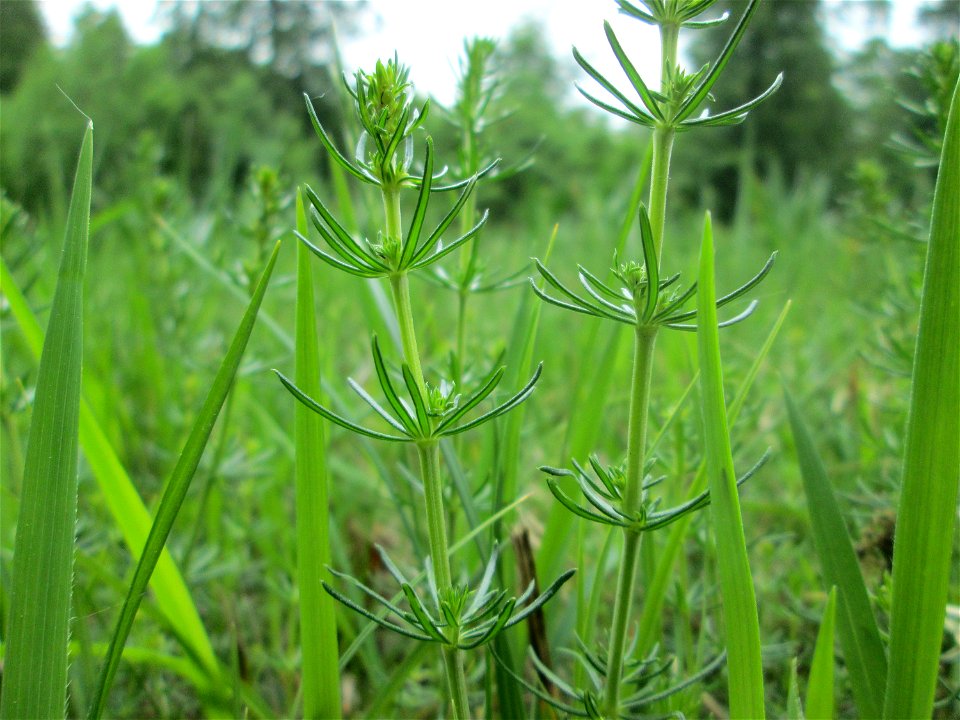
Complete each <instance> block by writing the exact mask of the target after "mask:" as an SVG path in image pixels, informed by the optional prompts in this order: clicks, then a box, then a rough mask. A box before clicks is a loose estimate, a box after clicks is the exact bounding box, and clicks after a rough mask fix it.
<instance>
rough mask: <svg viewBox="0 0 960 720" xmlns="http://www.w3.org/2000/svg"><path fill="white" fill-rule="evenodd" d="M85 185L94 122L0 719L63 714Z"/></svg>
mask: <svg viewBox="0 0 960 720" xmlns="http://www.w3.org/2000/svg"><path fill="white" fill-rule="evenodd" d="M92 178H93V123H92V122H91V123H89V124H88V125H87V129H86V132H85V133H84V135H83V143H82V144H81V146H80V159H79V161H78V163H77V172H76V177H75V179H74V183H73V193H72V194H71V197H70V211H69V214H68V216H67V225H66V227H67V230H66V237H65V238H64V244H63V254H62V258H61V260H60V272H59V275H58V278H57V288H56V292H55V294H54V298H53V305H52V306H51V308H50V321H49V324H48V326H47V333H46V340H45V341H44V344H43V353H42V354H41V356H40V369H39V371H38V373H37V387H36V394H35V396H34V405H33V420H32V422H31V426H30V441H29V443H28V444H27V453H26V457H25V460H24V468H23V493H22V496H21V504H20V514H19V517H18V519H17V539H16V545H15V546H14V558H15V562H14V567H13V580H12V587H11V589H10V635H9V637H8V638H7V642H6V649H5V654H4V673H3V696H2V700H0V716H2V717H4V718H58V717H63V714H64V708H65V705H66V689H67V641H68V639H69V636H70V616H71V613H70V609H71V603H70V600H71V597H72V592H73V558H74V544H73V541H74V532H75V528H76V524H77V457H78V443H79V440H78V434H79V415H80V378H81V365H82V353H83V291H84V287H83V280H84V272H85V270H86V264H87V239H88V236H89V226H90V193H91V188H92V183H93V180H92Z"/></svg>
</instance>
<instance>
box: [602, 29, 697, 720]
mask: <svg viewBox="0 0 960 720" xmlns="http://www.w3.org/2000/svg"><path fill="white" fill-rule="evenodd" d="M678 33H679V27H677V26H673V25H669V26H661V28H660V39H661V45H660V59H661V68H662V71H663V72H662V78H661V83H660V85H661V89H662V90H663V91H664V93H666V92H667V91H668V90H669V84H670V76H671V74H672V73H673V70H674V68H675V67H676V64H677V35H678ZM674 135H675V130H674V128H673V127H667V126H661V127H657V128H656V129H655V130H654V133H653V160H652V167H651V175H650V226H651V230H652V232H653V238H654V247H655V249H656V253H657V263H658V264H659V262H660V254H661V249H662V247H663V233H664V228H665V225H666V216H667V186H668V184H669V181H670V156H671V154H672V152H673V139H674ZM656 339H657V329H656V327H655V326H654V327H642V326H638V327H637V331H636V337H635V339H634V355H633V374H632V377H631V381H630V383H631V385H630V386H631V391H630V419H629V425H628V431H627V433H628V434H627V475H626V478H625V487H624V493H623V511H624V512H625V513H627V514H633V513H635V512H636V511H637V510H638V509H639V507H638V506H639V503H640V500H641V494H642V486H643V462H644V456H645V451H646V442H647V416H648V411H649V406H650V385H651V379H652V377H653V349H654V345H655V343H656ZM639 555H640V533H639V532H638V531H637V530H634V529H631V528H624V530H623V554H622V555H621V558H620V570H619V574H618V576H617V592H616V600H615V601H614V609H613V622H612V625H611V628H610V645H609V647H608V649H607V685H606V687H605V688H604V699H603V706H604V711H605V713H606V715H607V717H610V718H618V717H620V679H621V675H622V672H623V661H624V657H623V656H624V650H625V648H626V641H627V625H628V623H629V619H630V611H631V609H632V606H633V595H634V587H635V585H636V577H637V561H638V558H639Z"/></svg>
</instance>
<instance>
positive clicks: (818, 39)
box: [677, 0, 883, 215]
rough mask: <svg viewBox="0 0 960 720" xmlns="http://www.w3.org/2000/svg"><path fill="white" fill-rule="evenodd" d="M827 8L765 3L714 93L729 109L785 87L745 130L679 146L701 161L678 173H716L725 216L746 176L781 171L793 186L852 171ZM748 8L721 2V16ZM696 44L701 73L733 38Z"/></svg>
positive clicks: (693, 51)
mask: <svg viewBox="0 0 960 720" xmlns="http://www.w3.org/2000/svg"><path fill="white" fill-rule="evenodd" d="M820 5H821V3H820V0H804V2H791V1H789V0H770V1H768V2H764V3H761V4H760V7H759V9H758V10H757V12H756V14H755V15H754V17H753V20H752V21H751V23H750V26H749V27H748V28H747V32H746V34H745V35H744V36H743V39H742V41H741V42H740V45H739V47H738V48H737V51H736V53H734V55H733V58H732V59H731V61H730V63H729V66H728V72H725V73H724V76H723V79H722V80H721V82H720V83H718V84H717V86H716V87H715V89H714V90H713V92H712V94H713V95H714V96H715V97H716V106H717V107H718V108H724V107H732V106H735V105H737V104H738V103H740V102H743V101H744V100H745V99H748V98H751V97H755V96H756V95H757V94H759V93H760V92H762V91H763V90H764V89H766V88H767V87H768V86H769V85H770V83H771V81H772V80H773V78H774V77H776V74H777V73H778V72H781V71H783V72H784V75H785V78H784V82H783V86H782V87H781V88H780V89H779V90H778V91H777V92H776V93H775V94H774V95H773V97H771V98H770V99H769V100H768V101H767V102H765V103H763V104H762V105H761V106H760V107H759V108H757V109H756V110H754V111H752V112H751V113H750V116H749V118H748V119H747V121H746V122H745V123H744V124H743V125H739V126H735V127H730V128H723V129H719V130H718V131H714V132H710V133H698V134H696V135H691V139H682V140H681V142H680V143H678V146H677V147H678V152H679V153H685V152H686V153H691V154H695V155H696V161H695V162H693V163H689V164H688V163H687V162H678V163H677V165H678V166H680V167H683V166H687V167H698V168H700V170H701V171H702V169H703V167H704V165H705V164H706V165H708V166H712V168H713V185H714V189H715V191H716V196H715V198H714V202H715V203H716V209H717V211H718V212H720V213H721V214H722V215H729V214H730V213H731V212H732V210H733V207H734V205H735V202H736V198H737V193H738V187H739V185H740V180H741V179H742V176H743V174H744V173H745V172H746V173H758V174H759V175H760V176H763V175H765V174H766V173H769V172H771V171H777V170H779V171H782V172H784V173H785V174H786V177H787V179H788V180H790V181H792V180H793V179H794V178H795V177H796V175H797V173H798V171H799V170H801V169H805V170H809V171H813V172H817V173H823V174H826V175H828V176H829V177H831V178H833V179H836V178H838V177H841V176H842V174H843V173H844V172H845V170H846V168H847V167H848V163H849V159H850V155H849V152H848V140H849V131H850V120H851V118H850V110H849V107H848V105H847V103H846V101H845V98H844V97H843V95H842V94H841V93H840V92H839V91H838V90H837V88H836V87H835V86H834V84H833V73H834V58H833V57H832V56H831V54H830V52H829V51H828V49H827V38H826V35H825V32H824V28H823V26H822V25H821V22H820ZM745 6H746V1H745V0H721V2H720V4H719V5H718V9H729V10H730V12H731V15H732V16H733V18H736V17H739V16H740V15H741V14H742V13H743V11H744V9H745ZM878 9H881V10H882V9H883V5H882V4H881V5H879V6H878ZM734 21H735V20H733V19H731V20H730V21H728V22H734ZM693 37H694V44H693V45H691V46H690V47H689V49H688V55H689V56H690V57H691V58H692V59H693V63H692V65H693V67H700V66H701V65H703V64H704V63H706V62H708V61H712V60H713V59H714V58H716V57H717V55H718V54H719V53H720V49H721V47H722V45H723V43H724V42H725V41H726V31H725V30H724V29H723V28H720V29H718V30H713V31H704V32H701V33H698V34H696V35H695V36H693ZM707 147H709V152H706V148H707ZM743 153H747V155H746V156H744V155H743ZM689 159H690V160H693V158H689Z"/></svg>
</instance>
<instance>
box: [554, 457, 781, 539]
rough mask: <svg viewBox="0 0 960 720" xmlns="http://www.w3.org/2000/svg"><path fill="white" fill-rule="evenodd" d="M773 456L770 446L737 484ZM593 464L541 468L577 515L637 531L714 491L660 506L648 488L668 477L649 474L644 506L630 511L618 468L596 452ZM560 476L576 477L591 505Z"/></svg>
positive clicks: (696, 506)
mask: <svg viewBox="0 0 960 720" xmlns="http://www.w3.org/2000/svg"><path fill="white" fill-rule="evenodd" d="M769 457H770V451H769V450H768V451H767V452H765V453H764V454H763V456H762V457H761V458H760V460H758V461H757V463H756V464H755V465H754V466H753V467H752V468H750V470H748V471H747V472H746V473H744V475H743V476H742V477H740V478H739V479H738V480H737V485H738V486H739V485H742V484H743V483H745V482H746V481H747V480H749V479H750V478H751V477H753V475H754V474H756V472H757V471H758V470H759V469H760V468H761V467H762V466H763V464H764V463H765V462H766V461H767V459H768V458H769ZM589 464H590V468H591V470H592V471H593V472H592V474H591V473H590V472H588V471H587V470H585V469H584V468H583V467H582V466H581V465H580V464H579V463H578V462H577V461H576V460H573V467H574V469H575V471H574V470H567V469H565V468H554V467H548V466H543V467H541V468H540V470H541V472H543V473H544V474H545V475H546V476H547V487H549V488H550V492H551V493H553V496H554V497H555V498H556V499H557V500H558V501H559V502H560V504H561V505H563V506H564V507H565V508H567V510H569V511H570V512H572V513H574V514H575V515H578V516H579V517H582V518H584V519H586V520H590V521H592V522H596V523H601V524H603V525H614V526H617V527H622V528H626V529H628V530H633V531H636V532H647V531H649V530H657V529H659V528H662V527H666V526H667V525H669V524H671V523H673V522H676V521H677V520H679V519H680V518H682V517H683V516H684V515H688V514H690V513H692V512H695V511H697V510H700V509H701V508H705V507H706V506H707V505H709V504H710V493H709V491H705V492H702V493H700V494H699V495H696V496H694V497H692V498H690V499H689V500H687V501H686V502H684V503H682V504H680V505H677V506H676V507H672V508H670V509H668V510H659V509H658V507H659V504H660V500H659V498H657V499H648V498H647V491H648V490H650V488H652V487H653V486H654V485H656V484H658V483H659V482H661V481H662V480H663V479H664V478H662V477H661V478H653V477H652V476H651V475H649V474H648V475H646V476H645V478H644V482H643V486H642V488H643V495H642V499H641V502H640V508H639V509H638V510H637V511H636V512H632V513H631V512H626V511H624V510H623V509H622V502H623V485H622V483H621V482H618V481H617V471H616V468H605V467H603V465H602V464H601V463H600V461H599V460H598V459H597V456H596V455H591V456H590V462H589ZM560 478H572V479H573V481H574V482H575V483H576V484H577V487H578V488H579V489H580V492H581V493H582V495H583V497H584V498H585V499H586V500H587V502H588V503H589V505H590V507H586V506H584V505H580V504H578V503H577V501H576V500H574V499H573V498H571V497H570V496H569V495H568V494H567V492H566V491H565V490H564V489H563V488H562V487H561V486H560V483H559V479H560Z"/></svg>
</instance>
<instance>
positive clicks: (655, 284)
mask: <svg viewBox="0 0 960 720" xmlns="http://www.w3.org/2000/svg"><path fill="white" fill-rule="evenodd" d="M617 4H618V6H619V9H620V11H621V12H623V13H624V14H626V15H628V16H630V17H633V18H636V19H637V20H639V21H641V22H644V23H647V24H649V25H653V26H655V27H657V28H658V29H659V32H660V40H661V82H660V88H659V90H652V89H651V88H650V87H649V86H648V85H647V83H646V82H645V81H644V79H643V78H642V77H641V75H640V74H639V72H638V71H637V69H636V67H635V66H634V64H633V63H632V61H631V60H630V58H629V57H628V55H627V54H626V52H625V51H624V49H623V47H622V45H621V44H620V41H619V39H618V38H617V36H616V34H615V32H614V30H613V28H612V26H611V25H610V24H609V23H605V24H604V31H605V33H606V38H607V42H608V43H609V45H610V48H611V50H612V51H613V54H614V55H615V57H616V59H617V62H618V64H619V66H620V68H621V69H622V70H623V73H624V75H625V76H626V78H627V80H628V82H629V84H630V86H631V90H632V92H633V93H635V94H636V96H637V98H636V99H631V98H630V97H629V96H628V95H627V94H626V93H625V92H623V91H621V90H620V89H619V88H618V87H617V85H616V84H615V83H613V82H612V81H610V80H609V79H608V78H606V77H605V76H604V75H603V74H601V73H600V72H599V71H598V70H596V69H595V68H594V66H593V65H592V64H591V63H590V62H589V61H588V60H587V58H585V57H584V56H583V55H582V54H581V53H580V52H579V51H577V50H576V49H575V50H574V58H575V59H576V61H577V63H578V64H579V65H580V67H581V68H583V70H584V71H585V72H586V73H587V74H588V75H589V76H590V77H591V78H592V79H593V80H594V81H596V83H598V84H599V85H600V87H601V88H603V89H604V90H605V91H606V92H607V93H608V94H609V95H610V96H612V101H608V100H604V99H600V98H598V97H597V96H596V95H594V94H593V93H591V92H589V91H587V90H585V89H583V88H579V89H580V92H581V93H582V94H583V95H584V96H585V97H586V98H587V99H588V100H590V101H591V102H592V103H594V104H595V105H597V106H599V107H601V108H603V109H604V110H606V111H608V112H610V113H612V114H614V115H616V116H617V117H620V118H623V119H625V120H628V121H630V122H632V123H635V124H637V125H640V126H642V127H646V128H650V129H652V131H653V140H652V142H653V160H652V168H651V175H650V195H649V211H648V209H647V207H645V206H643V205H641V207H640V210H639V214H638V219H639V228H640V240H641V247H642V260H641V261H639V262H638V261H630V262H625V263H622V262H620V261H619V258H618V257H617V255H616V254H614V260H613V267H612V268H611V270H610V272H609V275H608V279H607V280H602V279H601V278H600V277H598V276H597V275H595V274H593V273H591V272H590V271H588V270H587V269H586V268H584V267H578V280H579V283H580V285H581V287H582V289H579V290H577V289H572V288H571V287H569V286H567V285H566V284H564V283H563V282H562V281H561V280H560V279H559V278H558V276H557V275H556V274H554V272H552V271H551V270H549V269H548V268H547V267H546V266H545V265H544V264H543V263H541V262H540V261H537V262H536V268H537V271H538V273H539V274H540V276H541V277H542V278H543V280H544V281H545V288H544V289H541V288H540V287H539V286H538V285H537V284H536V283H532V286H533V290H534V292H536V293H537V295H539V296H540V297H541V298H542V299H543V300H545V301H547V302H549V303H551V304H553V305H557V306H559V307H561V308H564V309H566V310H571V311H574V312H578V313H583V314H587V315H592V316H594V317H598V318H603V319H607V320H614V321H617V322H620V323H623V324H626V325H629V326H631V327H632V328H633V335H634V343H633V348H634V349H633V370H632V373H631V377H630V381H629V385H628V386H627V387H628V391H627V392H628V395H629V398H630V405H629V420H628V427H627V448H626V461H625V463H624V465H623V466H621V467H619V468H604V467H603V466H602V464H601V463H600V461H599V460H598V459H597V457H596V456H591V457H590V462H589V465H590V469H589V470H587V469H585V468H584V467H582V466H581V465H580V464H578V463H577V461H576V460H574V468H575V472H571V471H568V470H558V469H556V468H551V467H544V468H542V470H543V471H544V472H545V473H546V474H547V476H548V478H547V483H548V486H549V488H550V490H551V492H552V493H553V494H554V496H555V497H556V498H557V500H558V501H560V502H561V503H562V504H563V505H564V506H565V507H567V508H568V509H570V510H571V511H573V512H574V513H576V514H577V515H579V516H580V517H581V518H584V519H586V520H589V521H592V522H595V523H599V524H603V525H612V526H614V527H617V528H619V529H620V532H621V534H622V538H623V539H622V548H621V554H620V563H619V571H618V576H617V586H616V593H615V600H614V608H613V618H612V622H611V626H610V631H609V634H608V638H607V642H608V644H607V648H606V653H605V658H604V657H603V656H602V655H600V656H597V655H591V654H590V653H589V651H588V650H587V649H586V648H581V653H582V654H583V658H584V663H585V664H588V665H591V666H592V667H593V669H594V670H595V672H594V673H593V676H594V680H595V683H594V685H595V686H594V687H593V688H573V687H570V686H569V685H566V684H564V685H561V686H560V687H561V688H565V690H566V694H567V695H569V696H570V699H571V700H574V701H575V702H577V703H578V706H571V705H568V704H562V703H559V702H557V701H556V699H555V698H553V697H551V696H550V695H549V694H547V693H541V694H540V696H541V698H542V699H543V700H544V701H545V702H548V703H550V704H553V705H555V706H557V707H559V708H560V709H562V710H564V711H566V712H568V713H571V714H574V715H579V716H584V717H604V718H620V717H630V716H633V715H635V714H636V713H638V712H640V711H641V710H642V708H643V707H644V706H645V705H649V704H651V703H652V702H654V701H655V700H659V699H662V698H663V697H665V696H666V695H668V694H669V693H670V692H673V691H678V690H680V689H682V687H684V686H685V685H684V684H681V685H680V686H677V687H676V688H674V689H673V690H672V691H671V690H667V691H663V692H654V691H651V690H648V689H646V688H645V687H644V684H645V682H646V681H647V680H648V679H649V670H648V668H649V666H650V665H651V664H653V663H655V660H654V657H655V656H654V657H648V658H646V659H644V660H642V661H641V662H639V663H638V662H637V658H636V657H632V655H633V653H632V651H631V650H629V649H628V647H629V644H628V634H629V632H628V631H629V625H630V618H631V614H632V609H633V604H634V595H635V588H636V582H637V570H638V563H639V559H640V544H641V540H642V538H643V535H644V533H646V532H650V531H653V530H656V529H659V528H662V527H665V526H667V525H669V524H671V523H673V522H676V521H677V520H679V519H681V518H683V517H684V516H685V515H688V514H689V513H691V512H693V511H695V510H697V509H699V508H701V507H703V506H705V505H706V504H708V502H709V501H710V500H711V498H712V499H713V502H714V510H713V513H712V515H713V522H714V533H715V536H716V540H717V548H718V558H719V566H720V567H719V579H720V586H721V595H722V598H723V607H724V614H725V624H726V627H727V634H726V638H727V642H726V648H727V655H728V659H727V668H728V676H729V683H728V684H729V689H730V703H731V706H730V709H731V716H732V717H740V718H758V717H762V716H763V714H764V706H763V678H762V670H761V665H760V638H759V622H758V618H757V608H756V599H755V597H754V590H753V584H752V579H751V576H750V570H749V564H748V562H747V555H746V547H745V543H744V532H743V526H742V521H741V519H740V509H739V502H738V499H737V486H738V483H737V482H736V480H735V476H734V474H733V460H732V456H731V453H730V442H729V438H728V432H727V418H726V410H725V405H724V401H723V389H722V380H721V370H720V362H719V344H718V340H717V337H716V331H717V329H718V328H722V327H727V326H729V325H732V324H735V323H738V322H740V321H742V320H744V319H746V318H747V317H748V316H749V315H750V314H751V313H752V312H753V310H754V308H755V306H756V301H753V302H751V303H750V304H749V305H748V306H747V307H746V308H745V309H744V310H742V311H741V312H739V313H737V314H736V315H734V316H733V317H731V318H729V319H726V320H724V321H722V322H718V321H717V309H719V308H722V307H724V306H726V305H727V304H729V303H733V302H734V301H737V300H739V299H741V298H742V297H744V296H745V295H746V294H747V293H748V292H749V291H750V290H752V289H753V288H754V287H756V285H757V284H758V283H759V282H761V281H762V280H763V278H764V277H765V276H766V275H767V273H768V272H769V271H770V269H771V267H772V264H773V260H774V257H773V256H771V258H770V260H769V261H768V262H767V263H766V265H765V266H764V267H763V268H762V269H761V270H760V271H759V272H758V273H757V274H756V275H755V276H754V277H753V278H752V279H750V280H748V281H747V282H745V283H744V284H743V285H741V286H740V287H738V288H736V289H735V290H733V291H731V292H729V293H727V294H725V295H724V296H722V297H720V298H715V295H714V291H713V287H714V278H713V237H712V230H711V226H710V220H709V214H708V216H707V222H706V226H705V228H704V235H703V245H702V248H701V264H700V276H699V279H698V281H697V282H694V283H691V284H690V285H689V286H688V287H687V288H685V289H684V288H683V287H682V286H681V284H680V276H679V274H674V275H669V276H668V275H667V274H666V273H664V272H663V271H662V269H661V265H662V262H661V259H662V256H663V254H664V248H665V245H666V243H665V227H666V209H667V197H668V182H669V176H670V158H671V154H672V149H673V144H674V141H675V139H676V137H677V135H678V134H680V133H683V132H685V131H688V130H691V129H694V128H699V127H711V126H722V125H731V124H735V123H739V122H742V121H743V120H744V119H745V118H746V116H747V114H748V112H749V111H750V110H751V109H752V108H754V107H756V106H757V105H758V104H759V103H761V102H763V100H765V99H766V98H767V97H769V96H770V95H771V94H772V93H773V92H775V91H776V89H777V87H779V85H780V83H781V81H782V75H778V76H777V77H776V79H775V80H774V81H773V82H772V84H771V85H770V87H769V88H768V89H767V90H766V91H764V92H763V93H762V94H761V95H759V96H758V97H756V98H754V99H752V100H749V101H748V102H745V103H744V104H742V105H740V106H738V107H736V108H733V109H730V110H724V111H721V112H717V113H712V112H710V111H709V110H708V109H707V108H706V107H705V104H706V102H707V101H708V100H709V99H710V90H711V88H712V87H713V86H714V84H715V83H716V82H717V80H718V79H719V77H720V75H721V73H722V72H723V69H724V67H725V66H726V64H727V61H728V60H729V58H730V57H731V55H732V53H733V52H734V50H735V49H736V47H737V44H738V43H739V41H740V38H741V37H742V36H743V34H744V32H745V31H746V28H747V24H748V23H749V20H750V18H751V16H752V15H753V13H754V12H755V11H756V8H757V0H753V1H752V2H751V3H750V4H749V5H748V6H747V9H746V11H745V12H744V14H743V16H742V17H741V18H740V19H739V22H737V24H736V26H735V27H734V29H733V32H732V33H731V35H730V38H729V40H728V41H727V43H726V45H725V46H724V48H723V50H722V51H721V53H720V55H719V56H718V57H717V59H716V60H715V61H714V62H713V63H711V64H708V65H706V66H704V67H703V68H700V69H699V70H697V71H696V72H693V73H690V72H687V71H686V70H684V69H683V68H682V67H680V66H679V65H678V64H677V42H678V35H679V32H680V30H681V28H694V29H695V28H704V27H711V26H714V25H718V24H720V23H723V22H724V21H725V20H726V16H725V15H724V16H721V17H718V18H716V19H709V20H699V19H697V18H698V17H700V16H701V14H702V13H703V12H704V11H706V10H708V9H709V8H710V6H711V5H713V4H714V2H713V0H649V1H648V2H643V3H639V4H636V5H635V4H632V3H630V2H627V1H626V0H618V3H617ZM614 102H615V103H616V104H613V103H614ZM698 112H699V113H700V114H697V113H698ZM584 293H585V294H584ZM695 295H696V296H697V307H696V309H687V308H686V307H685V305H686V303H687V302H688V301H690V300H692V299H693V297H694V296H695ZM663 329H672V330H681V331H695V332H697V334H698V337H699V340H700V342H699V350H700V353H699V359H700V377H701V396H702V408H703V423H704V435H705V445H706V454H707V470H708V472H707V474H708V477H709V479H710V489H709V491H704V492H701V493H699V494H697V495H695V496H694V497H692V498H691V499H690V500H689V501H687V502H686V503H683V504H681V505H679V506H677V507H675V508H671V509H668V510H663V509H660V507H659V500H657V499H655V496H654V495H655V492H654V488H655V487H656V485H657V484H658V483H659V482H660V481H661V480H662V478H654V477H653V476H652V475H651V474H650V471H651V468H652V458H651V457H650V456H649V453H648V449H647V436H648V424H649V423H648V415H649V406H650V397H651V392H652V389H653V387H654V386H655V384H654V382H653V370H654V349H655V345H656V339H657V335H658V334H659V332H660V331H661V330H663ZM751 474H752V471H751ZM560 478H570V479H571V480H572V481H573V482H572V483H566V484H565V485H562V484H561V483H560V482H558V480H559V479H560ZM573 488H577V489H578V490H579V492H580V494H582V496H583V498H584V501H585V504H583V503H581V502H578V501H577V500H576V499H574V498H573V497H571V495H570V492H571V491H572V490H573ZM664 667H666V666H664ZM709 669H712V667H709ZM661 672H662V669H661ZM598 675H599V676H603V678H602V681H601V680H600V679H599V677H598ZM630 685H634V686H635V687H634V691H633V692H631V693H628V692H626V687H627V686H630Z"/></svg>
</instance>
